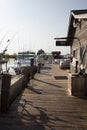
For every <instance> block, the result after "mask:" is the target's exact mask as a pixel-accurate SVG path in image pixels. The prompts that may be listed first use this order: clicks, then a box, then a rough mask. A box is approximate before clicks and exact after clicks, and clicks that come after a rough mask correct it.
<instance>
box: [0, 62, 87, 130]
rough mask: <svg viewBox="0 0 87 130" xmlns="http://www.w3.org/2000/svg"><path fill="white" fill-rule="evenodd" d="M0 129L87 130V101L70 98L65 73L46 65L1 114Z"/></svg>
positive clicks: (53, 66)
mask: <svg viewBox="0 0 87 130" xmlns="http://www.w3.org/2000/svg"><path fill="white" fill-rule="evenodd" d="M0 130H87V100H83V99H80V98H78V97H74V96H70V95H69V93H68V79H67V71H62V70H60V69H59V68H58V65H55V64H52V65H51V64H47V65H46V66H45V67H44V68H43V69H42V70H41V73H40V74H39V73H38V74H36V75H35V77H34V79H33V80H31V81H30V83H29V84H28V88H26V89H25V90H24V91H23V93H22V94H21V95H20V96H19V97H18V98H17V100H15V101H14V103H13V104H12V105H11V107H10V109H9V111H8V112H7V113H6V114H1V113H0Z"/></svg>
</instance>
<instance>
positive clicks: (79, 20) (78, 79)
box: [55, 9, 87, 96]
mask: <svg viewBox="0 0 87 130" xmlns="http://www.w3.org/2000/svg"><path fill="white" fill-rule="evenodd" d="M55 40H56V46H70V48H71V49H70V51H71V52H70V53H71V55H72V57H73V61H72V63H71V74H69V86H70V87H69V89H70V90H71V93H72V95H78V96H87V9H86V10H72V11H71V12H70V19H69V26H68V32H67V37H61V38H55ZM76 75H78V76H76Z"/></svg>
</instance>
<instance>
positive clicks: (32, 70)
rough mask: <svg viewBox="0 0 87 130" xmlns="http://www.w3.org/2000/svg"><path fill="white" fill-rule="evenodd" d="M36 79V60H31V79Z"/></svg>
mask: <svg viewBox="0 0 87 130" xmlns="http://www.w3.org/2000/svg"><path fill="white" fill-rule="evenodd" d="M33 78H34V59H33V58H32V59H31V79H33Z"/></svg>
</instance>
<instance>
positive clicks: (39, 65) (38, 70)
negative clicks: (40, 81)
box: [37, 63, 41, 73]
mask: <svg viewBox="0 0 87 130" xmlns="http://www.w3.org/2000/svg"><path fill="white" fill-rule="evenodd" d="M40 69H41V63H38V68H37V72H38V73H40Z"/></svg>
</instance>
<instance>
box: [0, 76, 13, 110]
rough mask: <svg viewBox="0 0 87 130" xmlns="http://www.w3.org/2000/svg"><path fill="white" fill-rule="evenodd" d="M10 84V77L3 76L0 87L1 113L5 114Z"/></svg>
mask: <svg viewBox="0 0 87 130" xmlns="http://www.w3.org/2000/svg"><path fill="white" fill-rule="evenodd" d="M10 82H11V75H9V74H3V75H2V86H1V112H6V111H7V110H8V107H9V96H10Z"/></svg>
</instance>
